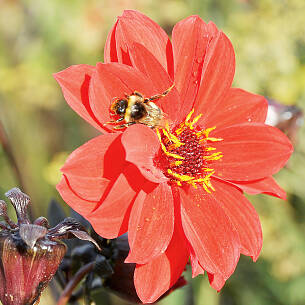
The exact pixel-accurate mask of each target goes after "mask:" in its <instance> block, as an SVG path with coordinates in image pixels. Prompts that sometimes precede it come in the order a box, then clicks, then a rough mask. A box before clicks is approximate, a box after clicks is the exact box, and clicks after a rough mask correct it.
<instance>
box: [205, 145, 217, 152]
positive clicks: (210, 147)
mask: <svg viewBox="0 0 305 305" xmlns="http://www.w3.org/2000/svg"><path fill="white" fill-rule="evenodd" d="M205 150H206V151H211V150H216V147H212V146H209V147H206V148H205Z"/></svg>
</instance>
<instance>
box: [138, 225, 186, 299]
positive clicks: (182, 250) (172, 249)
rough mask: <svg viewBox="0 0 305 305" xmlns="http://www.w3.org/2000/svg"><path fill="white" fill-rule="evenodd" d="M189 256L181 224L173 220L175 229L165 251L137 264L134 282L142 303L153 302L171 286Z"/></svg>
mask: <svg viewBox="0 0 305 305" xmlns="http://www.w3.org/2000/svg"><path fill="white" fill-rule="evenodd" d="M188 257H189V251H188V249H187V241H186V240H185V236H184V233H183V232H182V228H181V224H180V225H179V224H178V223H177V222H175V231H174V233H173V237H172V240H171V242H170V244H169V246H168V248H167V249H166V251H165V253H163V254H161V255H159V256H158V257H156V258H155V259H153V260H151V261H150V262H149V263H147V264H145V265H137V267H136V270H135V273H134V283H135V287H136V290H137V294H138V296H139V298H140V299H141V301H142V302H143V303H152V302H155V301H156V300H157V299H158V298H159V297H160V296H161V295H162V294H163V293H165V292H166V291H167V290H168V289H169V288H170V287H172V286H173V285H174V284H175V283H176V281H177V280H178V278H179V277H180V275H181V274H182V272H183V270H184V268H185V265H186V263H187V260H188Z"/></svg>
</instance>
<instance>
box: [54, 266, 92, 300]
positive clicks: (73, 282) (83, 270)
mask: <svg viewBox="0 0 305 305" xmlns="http://www.w3.org/2000/svg"><path fill="white" fill-rule="evenodd" d="M94 264H95V262H91V263H88V264H86V265H84V266H82V267H81V268H80V269H79V270H78V271H77V272H76V274H75V275H74V277H73V278H72V279H71V280H70V281H69V283H68V284H67V286H66V288H65V289H64V291H63V292H62V294H61V296H60V298H59V300H58V302H57V305H66V304H67V303H68V301H69V299H70V297H71V295H72V292H73V290H74V288H75V287H76V286H77V285H78V284H79V283H80V281H81V280H82V279H83V278H84V277H85V276H86V275H87V274H88V273H89V272H90V271H92V270H93V268H94Z"/></svg>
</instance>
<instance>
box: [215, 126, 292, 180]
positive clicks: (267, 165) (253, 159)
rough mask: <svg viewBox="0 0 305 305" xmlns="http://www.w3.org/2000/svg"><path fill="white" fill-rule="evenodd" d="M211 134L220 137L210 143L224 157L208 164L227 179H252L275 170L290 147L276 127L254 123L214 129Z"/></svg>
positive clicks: (280, 164)
mask: <svg viewBox="0 0 305 305" xmlns="http://www.w3.org/2000/svg"><path fill="white" fill-rule="evenodd" d="M211 136H212V137H216V138H222V139H223V141H219V142H214V143H213V146H214V147H215V148H216V150H217V151H218V152H222V154H223V157H222V158H221V159H220V160H217V161H214V162H213V164H211V168H213V169H214V170H215V171H216V173H215V175H214V176H217V177H220V178H221V179H226V180H236V181H251V180H257V179H261V178H264V177H268V176H271V175H273V174H274V173H276V172H278V171H279V170H280V169H281V168H282V167H283V166H284V165H285V164H286V162H287V160H288V159H289V157H290V155H291V153H292V151H293V147H292V145H291V143H290V141H289V140H288V138H287V137H286V136H285V135H284V134H283V133H282V132H281V131H280V130H278V129H277V128H275V127H272V126H268V125H264V124H259V123H253V124H240V125H234V126H231V127H227V128H225V129H221V130H218V129H216V130H215V131H214V132H212V133H211Z"/></svg>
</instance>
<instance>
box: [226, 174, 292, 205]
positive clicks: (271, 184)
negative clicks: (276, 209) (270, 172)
mask: <svg viewBox="0 0 305 305" xmlns="http://www.w3.org/2000/svg"><path fill="white" fill-rule="evenodd" d="M230 183H232V184H234V185H236V186H237V187H239V188H240V189H241V190H243V191H244V192H246V193H247V194H250V195H257V194H262V193H263V194H268V195H271V196H275V197H278V198H281V199H284V200H286V192H285V191H284V190H283V189H282V188H281V187H280V186H279V185H278V184H277V183H276V181H275V180H274V178H273V177H266V178H264V179H261V180H256V181H230Z"/></svg>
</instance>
